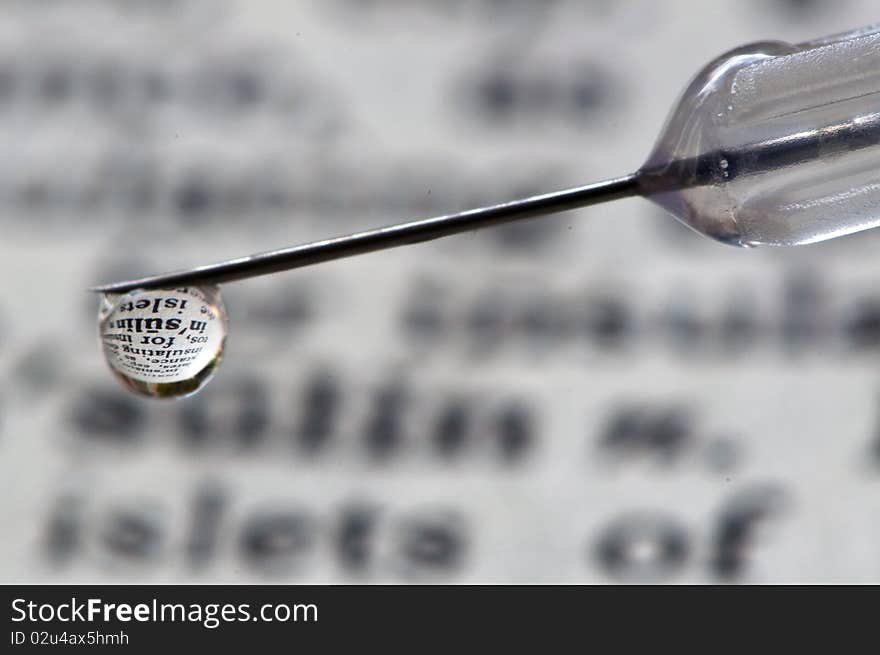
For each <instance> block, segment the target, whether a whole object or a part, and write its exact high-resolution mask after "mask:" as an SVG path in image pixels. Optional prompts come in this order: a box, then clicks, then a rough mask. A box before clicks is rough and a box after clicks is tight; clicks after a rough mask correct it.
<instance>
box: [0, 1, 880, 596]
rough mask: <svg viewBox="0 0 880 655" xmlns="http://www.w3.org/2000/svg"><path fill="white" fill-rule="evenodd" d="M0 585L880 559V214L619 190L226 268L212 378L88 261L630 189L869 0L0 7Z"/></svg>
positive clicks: (791, 569)
mask: <svg viewBox="0 0 880 655" xmlns="http://www.w3.org/2000/svg"><path fill="white" fill-rule="evenodd" d="M0 17H2V21H0V143H2V146H3V147H2V152H3V153H4V156H3V158H2V159H0V217H2V218H0V225H2V235H3V236H2V239H0V258H2V262H3V263H2V271H3V274H4V275H3V280H2V281H0V290H2V291H0V370H2V371H3V372H4V375H3V377H2V379H0V481H2V496H0V519H2V520H0V581H3V582H101V581H110V582H262V581H266V582H291V583H297V582H303V583H306V582H331V583H336V582H408V581H419V582H425V581H428V582H451V583H458V582H605V581H663V582H710V581H729V582H801V581H802V582H831V581H839V582H859V581H872V582H878V581H880V520H878V518H880V429H878V418H880V416H878V409H880V407H878V393H880V368H878V365H880V290H878V287H877V284H876V281H877V279H878V276H880V263H878V262H880V259H878V257H877V253H878V252H880V233H871V232H868V233H864V234H861V235H857V236H854V237H849V238H845V239H842V240H839V241H837V242H829V243H827V244H823V245H819V246H810V247H803V248H800V249H792V250H781V249H757V250H754V251H746V250H736V249H733V248H729V247H725V246H721V245H718V244H715V243H712V242H709V241H708V240H704V239H702V238H700V237H698V236H696V235H694V234H692V233H690V232H689V231H687V230H686V229H685V228H682V227H680V226H679V225H678V224H677V223H675V221H674V220H673V219H672V218H671V217H668V216H666V215H664V214H663V213H662V212H661V211H660V210H659V209H656V208H655V207H653V206H652V205H651V204H649V203H648V202H645V201H643V200H640V199H633V200H627V201H622V202H619V203H614V204H610V205H606V206H601V207H596V208H592V209H589V210H583V211H579V212H573V213H569V214H563V215H559V216H555V217H551V218H546V219H543V220H538V221H533V222H531V223H528V224H522V225H518V226H513V227H507V228H498V229H492V230H487V231H484V232H480V233H474V234H467V235H462V236H458V237H454V238H450V239H447V240H444V241H441V242H436V243H431V244H423V245H418V246H413V247H410V248H404V249H400V250H395V251H390V252H387V253H382V254H375V255H369V256H364V257H360V258H355V259H351V260H348V261H341V262H336V263H331V264H327V265H323V266H320V267H316V268H314V269H306V270H302V271H298V272H291V273H286V274H281V275H277V276H272V277H269V278H265V279H260V280H253V281H249V282H244V283H239V284H233V285H229V286H228V287H226V288H224V296H225V300H226V304H227V307H228V310H229V314H230V336H229V341H228V346H227V352H226V359H225V361H224V363H223V366H222V367H221V368H220V370H219V372H218V374H217V375H216V377H215V378H214V380H213V381H212V382H211V383H210V384H209V385H208V387H207V388H206V389H205V390H204V391H203V392H202V393H200V394H199V395H196V396H194V397H192V398H189V399H185V400H182V401H150V400H144V399H141V398H138V397H135V396H133V395H131V394H130V393H128V392H127V391H125V390H124V389H123V388H122V387H121V386H120V385H119V384H117V382H116V381H115V380H114V379H113V378H112V376H111V375H110V373H109V371H108V370H107V368H106V366H105V364H104V362H103V360H102V356H101V354H100V350H99V346H98V341H97V334H96V306H97V300H96V298H95V297H94V296H93V295H90V294H89V293H87V292H86V291H85V288H86V287H87V286H89V285H91V284H95V283H98V282H106V281H113V280H116V279H122V278H125V277H130V276H133V275H142V274H148V273H154V272H160V271H164V270H169V269H174V268H181V267H185V266H191V265H196V264H203V263H209V262H212V261H216V260H221V259H225V258H229V257H234V256H239V255H243V254H247V253H250V252H256V251H261V250H267V249H272V248H275V247H279V246H285V245H290V244H294V243H297V242H302V241H307V240H311V239H315V238H319V237H325V236H331V235H335V234H339V233H345V232H350V231H353V230H356V229H360V228H364V227H369V226H377V225H382V224H387V223H390V222H393V221H397V220H402V219H410V218H421V217H426V216H430V215H433V214H441V213H447V212H450V211H453V210H458V209H465V208H468V207H474V206H479V205H483V204H488V203H491V202H495V201H501V200H505V199H513V198H517V197H521V196H524V195H528V194H530V193H533V192H540V191H550V190H555V189H558V188H562V187H565V186H568V185H575V184H580V183H586V182H589V181H593V180H595V179H598V178H602V177H609V176H614V175H617V174H623V173H627V172H629V171H631V170H633V169H635V168H636V167H638V165H639V164H640V163H641V162H642V160H643V159H644V157H645V156H646V155H647V153H648V151H649V149H650V147H651V145H652V143H653V141H654V139H655V137H656V135H657V133H658V132H659V130H660V128H661V126H662V123H663V120H664V118H665V116H666V113H667V112H668V111H669V109H670V108H671V106H672V104H673V102H674V100H675V98H676V96H677V95H678V93H679V92H680V91H681V89H683V87H684V86H685V84H686V82H687V81H688V79H689V78H690V77H691V76H692V75H693V74H694V73H696V71H697V70H698V69H699V68H701V67H702V66H703V65H704V64H705V63H707V62H708V61H709V60H710V59H711V58H713V57H714V56H716V55H718V54H720V53H721V52H723V51H725V50H727V49H729V48H732V47H734V46H737V45H739V44H741V43H746V42H749V41H757V40H763V39H768V38H775V39H782V40H789V41H795V42H797V41H803V40H806V39H809V38H813V37H818V36H822V35H826V34H831V33H835V32H839V31H843V30H845V29H849V28H854V27H858V26H860V25H864V24H869V23H873V22H876V21H877V20H878V19H880V14H878V13H877V6H876V3H873V2H868V1H867V0H799V1H798V0H772V1H760V2H759V1H758V0H744V1H743V2H721V1H717V2H698V3H697V2H690V1H688V0H665V1H663V2H641V1H637V0H552V1H551V0H542V1H538V0H531V1H527V0H419V1H408V2H403V1H400V0H300V1H296V2H291V1H284V0H275V1H268V0H260V1H257V0H223V1H214V0H120V1H118V2H116V1H112V0H43V1H41V2H32V1H30V0H2V1H0Z"/></svg>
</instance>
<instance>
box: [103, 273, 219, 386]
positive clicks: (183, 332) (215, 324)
mask: <svg viewBox="0 0 880 655" xmlns="http://www.w3.org/2000/svg"><path fill="white" fill-rule="evenodd" d="M98 325H99V332H100V336H101V343H102V344H103V348H104V357H105V358H106V359H107V363H108V364H109V365H110V369H111V370H112V371H113V373H114V374H115V375H116V377H117V378H118V379H119V380H120V381H121V382H122V383H123V384H124V385H125V386H126V387H127V388H129V389H131V390H132V391H135V392H137V393H140V394H143V395H145V396H151V397H155V398H171V397H179V396H185V395H188V394H191V393H194V392H196V391H198V390H199V389H200V388H201V387H203V386H204V385H205V383H206V382H207V381H208V380H209V379H210V377H211V375H212V374H213V373H214V371H215V370H216V369H217V366H218V365H219V364H220V360H221V358H222V356H223V347H224V345H225V343H226V330H227V322H226V309H225V307H224V306H223V300H222V299H221V297H220V289H219V288H218V287H215V286H202V287H186V288H180V289H140V290H135V291H131V292H129V293H126V294H107V295H105V296H104V297H103V298H102V300H101V306H100V309H99V312H98Z"/></svg>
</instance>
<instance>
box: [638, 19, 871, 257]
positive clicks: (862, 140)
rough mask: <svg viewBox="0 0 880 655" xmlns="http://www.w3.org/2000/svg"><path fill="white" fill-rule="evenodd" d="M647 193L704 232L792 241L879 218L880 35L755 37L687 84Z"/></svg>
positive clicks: (724, 237)
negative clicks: (790, 39) (805, 39)
mask: <svg viewBox="0 0 880 655" xmlns="http://www.w3.org/2000/svg"><path fill="white" fill-rule="evenodd" d="M640 173H641V184H642V188H643V192H644V193H645V195H646V196H648V197H649V198H650V199H652V200H654V201H655V202H657V203H658V204H660V205H662V206H663V207H664V208H666V209H667V210H669V211H670V212H672V213H673V214H674V215H675V216H677V217H678V218H679V219H680V220H681V221H683V222H684V223H685V224H687V225H689V226H690V227H692V228H693V229H695V230H697V231H698V232H700V233H702V234H706V235H708V236H711V237H713V238H715V239H718V240H720V241H724V242H725V243H731V244H734V245H740V246H756V245H795V244H803V243H812V242H815V241H822V240H824V239H830V238H832V237H836V236H841V235H843V234H848V233H851V232H857V231H859V230H864V229H867V228H871V227H877V226H880V32H878V28H869V29H865V30H860V31H858V32H851V33H848V34H845V35H841V36H837V37H830V38H828V39H824V40H820V41H813V42H810V43H805V44H800V45H791V44H786V43H781V42H765V43H757V44H753V45H751V46H745V47H743V48H739V49H737V50H734V51H732V52H730V53H728V54H726V55H724V56H722V57H719V58H718V59H716V60H715V61H714V62H712V63H711V64H710V65H709V66H707V67H706V68H705V69H704V70H703V71H701V72H700V73H699V74H698V75H697V77H696V78H695V79H694V80H693V82H691V84H690V86H689V87H688V88H687V90H686V91H685V93H684V95H683V96H682V97H681V99H680V101H679V104H678V106H677V107H676V109H675V110H674V111H673V113H672V115H671V116H670V118H669V120H668V123H667V125H666V128H665V130H664V132H663V133H662V135H661V137H660V139H659V141H658V143H657V145H656V146H655V148H654V151H653V153H652V154H651V156H650V157H649V158H648V161H647V162H646V163H645V165H644V166H643V167H642V169H641V171H640Z"/></svg>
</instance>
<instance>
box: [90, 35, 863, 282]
mask: <svg viewBox="0 0 880 655" xmlns="http://www.w3.org/2000/svg"><path fill="white" fill-rule="evenodd" d="M878 146H880V25H878V26H873V27H869V28H864V29H860V30H855V31H852V32H847V33H845V34H840V35H835V36H831V37H827V38H824V39H819V40H815V41H810V42H806V43H801V44H798V45H792V44H788V43H783V42H780V41H765V42H759V43H753V44H750V45H746V46H743V47H740V48H737V49H735V50H732V51H730V52H728V53H726V54H724V55H722V56H720V57H718V58H717V59H715V60H714V61H712V62H711V63H709V65H707V66H706V67H705V68H704V69H703V70H702V71H700V73H698V74H697V76H696V77H695V78H694V80H693V81H692V82H691V83H690V85H689V86H688V87H687V89H686V90H685V91H684V93H683V94H682V96H681V98H680V100H679V101H678V104H677V106H676V107H675V109H674V110H673V111H672V114H671V116H670V118H669V119H668V122H667V124H666V127H665V128H664V130H663V131H662V133H661V136H660V138H659V140H658V142H657V144H656V146H655V147H654V150H653V152H652V153H651V155H650V156H649V157H648V159H647V161H646V162H645V164H644V165H643V166H642V167H641V168H639V169H638V170H637V171H636V172H635V173H632V174H630V175H626V176H623V177H619V178H615V179H611V180H607V181H604V182H598V183H595V184H590V185H586V186H583V187H578V188H574V189H567V190H564V191H558V192H554V193H548V194H544V195H539V196H534V197H531V198H526V199H523V200H516V201H513V202H508V203H503V204H500V205H494V206H491V207H484V208H481V209H474V210H470V211H465V212H462V213H459V214H451V215H447V216H439V217H435V218H429V219H423V220H418V221H413V222H409V223H402V224H399V225H392V226H388V227H383V228H379V229H375V230H370V231H367V232H360V233H357V234H351V235H347V236H341V237H336V238H332V239H327V240H324V241H317V242H314V243H309V244H305V245H300V246H294V247H292V248H284V249H281V250H276V251H271V252H266V253H260V254H256V255H250V256H247V257H242V258H239V259H234V260H231V261H226V262H221V263H219V264H213V265H209V266H201V267H197V268H194V269H189V270H183V271H178V272H174V273H167V274H163V275H156V276H152V277H145V278H141V279H137V280H130V281H127V282H119V283H115V284H108V285H104V286H99V287H95V288H94V289H93V290H95V291H101V292H112V293H121V292H126V291H131V290H133V289H150V288H170V287H180V286H190V285H205V284H219V283H222V282H230V281H233V280H240V279H245V278H249V277H255V276H258V275H265V274H268V273H276V272H279V271H283V270H288V269H293V268H299V267H302V266H307V265H310V264H315V263H319V262H324V261H329V260H333V259H339V258H342V257H348V256H351V255H357V254H362V253H366V252H372V251H375V250H383V249H386V248H392V247H396V246H401V245H406V244H411V243H418V242H422V241H428V240H431V239H436V238H439V237H443V236H448V235H452V234H457V233H460V232H467V231H471V230H475V229H478V228H482V227H488V226H492V225H498V224H501V223H509V222H512V221H517V220H522V219H526V218H533V217H536V216H540V215H545V214H552V213H556V212H561V211H566V210H569V209H575V208H578V207H585V206H587V205H592V204H596V203H600V202H605V201H608V200H615V199H618V198H624V197H627V196H634V195H641V196H643V197H645V198H648V199H649V200H651V201H653V202H656V203H657V204H659V205H661V206H662V207H664V208H665V209H666V210H668V211H669V212H670V213H672V214H673V215H674V216H675V217H676V218H678V220H680V221H681V222H683V223H684V224H685V225H688V226H689V227H691V228H693V229H694V230H696V231H697V232H699V233H701V234H704V235H706V236H709V237H712V238H714V239H717V240H718V241H722V242H724V243H729V244H732V245H737V246H747V247H751V246H758V245H776V246H791V245H798V244H805V243H812V242H816V241H822V240H825V239H830V238H833V237H837V236H841V235H844V234H850V233H852V232H857V231H860V230H864V229H868V228H871V227H876V226H878V225H880V147H878Z"/></svg>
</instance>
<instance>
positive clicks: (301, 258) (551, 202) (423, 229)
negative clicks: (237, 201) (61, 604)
mask: <svg viewBox="0 0 880 655" xmlns="http://www.w3.org/2000/svg"><path fill="white" fill-rule="evenodd" d="M639 192H640V191H639V184H638V175H637V174H635V173H633V174H631V175H626V176H623V177H618V178H614V179H611V180H605V181H603V182H596V183H594V184H588V185H586V186H582V187H576V188H573V189H566V190H564V191H556V192H553V193H547V194H543V195H538V196H532V197H530V198H524V199H522V200H514V201H512V202H506V203H502V204H499V205H492V206H489V207H482V208H480V209H471V210H468V211H464V212H461V213H459V214H450V215H447V216H437V217H435V218H426V219H423V220H419V221H412V222H410V223H400V224H398V225H390V226H387V227H381V228H377V229H375V230H368V231H366V232H358V233H356V234H350V235H346V236H340V237H335V238H332V239H326V240H324V241H315V242H312V243H307V244H303V245H299V246H293V247H290V248H284V249H282V250H274V251H270V252H264V253H259V254H256V255H249V256H247V257H241V258H239V259H232V260H229V261H225V262H220V263H217V264H210V265H208V266H199V267H197V268H192V269H189V270H183V271H176V272H173V273H164V274H162V275H154V276H150V277H144V278H140V279H136V280H128V281H125V282H116V283H113V284H105V285H101V286H96V287H92V288H91V291H97V292H104V293H123V292H126V291H131V290H133V289H147V288H169V287H179V286H191V285H199V284H220V283H222V282H232V281H235V280H243V279H246V278H251V277H257V276H259V275H268V274H270V273H278V272H280V271H286V270H290V269H293V268H300V267H302V266H309V265H311V264H318V263H320V262H326V261H331V260H333V259H341V258H343V257H351V256H352V255H360V254H363V253H367V252H373V251H375V250H385V249H386V248H395V247H397V246H403V245H407V244H411V243H419V242H421V241H429V240H431V239H438V238H440V237H445V236H449V235H452V234H458V233H460V232H469V231H471V230H477V229H480V228H483V227H490V226H492V225H500V224H502V223H510V222H513V221H518V220H522V219H526V218H533V217H535V216H541V215H544V214H553V213H557V212H562V211H566V210H569V209H576V208H578V207H586V206H587V205H595V204H598V203H602V202H607V201H609V200H616V199H618V198H626V197H628V196H634V195H638V194H639Z"/></svg>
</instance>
